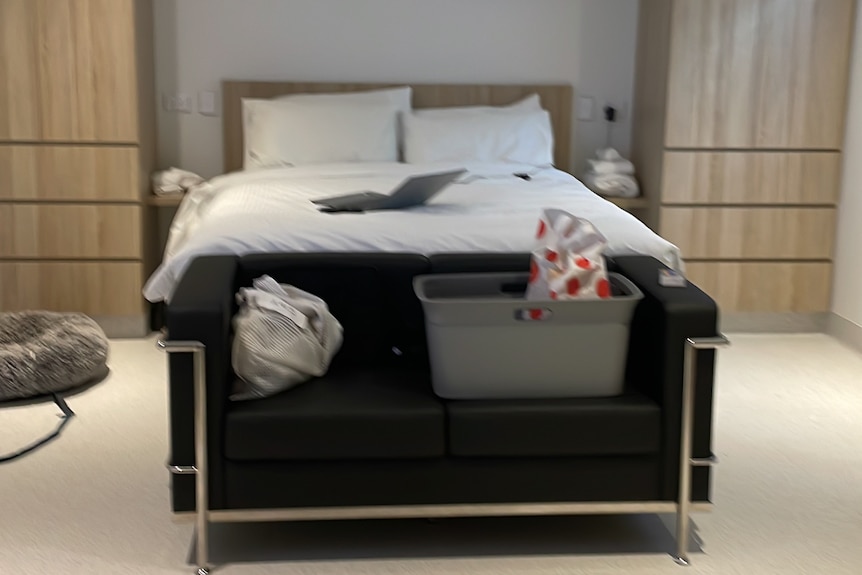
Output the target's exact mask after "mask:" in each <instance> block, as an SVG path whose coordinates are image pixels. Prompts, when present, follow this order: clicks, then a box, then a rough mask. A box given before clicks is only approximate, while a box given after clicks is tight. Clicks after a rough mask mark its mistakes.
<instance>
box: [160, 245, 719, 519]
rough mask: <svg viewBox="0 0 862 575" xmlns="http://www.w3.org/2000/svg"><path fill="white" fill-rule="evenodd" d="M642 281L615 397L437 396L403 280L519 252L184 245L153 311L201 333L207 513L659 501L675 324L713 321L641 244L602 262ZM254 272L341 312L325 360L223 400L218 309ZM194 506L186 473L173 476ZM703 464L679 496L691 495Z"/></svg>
mask: <svg viewBox="0 0 862 575" xmlns="http://www.w3.org/2000/svg"><path fill="white" fill-rule="evenodd" d="M608 263H609V267H610V269H611V270H612V271H617V272H620V273H622V274H623V275H625V276H626V277H628V278H629V279H631V280H632V281H633V282H634V283H635V284H636V285H637V286H638V287H639V288H640V289H641V290H642V291H643V292H644V299H643V301H642V302H641V303H640V304H639V305H638V307H637V309H636V312H635V317H634V320H633V323H632V329H631V340H630V348H629V355H628V362H627V368H626V373H627V376H626V378H627V379H626V382H627V383H626V392H625V394H624V395H622V396H619V397H610V398H598V399H596V398H593V399H565V400H530V401H445V400H441V399H439V398H437V397H436V396H435V395H434V393H433V391H432V389H431V385H430V376H429V362H428V356H427V350H426V345H425V326H424V316H423V311H422V307H421V304H420V302H419V301H418V299H417V298H416V297H415V295H414V292H413V287H412V280H413V278H414V277H415V276H417V275H420V274H428V273H451V272H485V271H487V272H491V271H501V272H502V271H526V270H527V269H528V267H529V255H527V254H514V255H512V254H509V255H505V254H497V255H489V254H481V255H479V254H462V255H438V256H432V257H429V258H426V257H423V256H419V255H411V254H277V255H272V254H267V255H251V256H245V257H234V256H212V257H201V258H199V259H196V260H195V261H194V262H193V263H192V264H191V265H190V267H189V269H188V270H187V271H186V272H185V274H184V277H183V278H182V280H181V282H180V284H179V286H178V288H177V290H176V291H175V294H174V296H173V298H172V300H171V302H170V304H169V305H168V307H167V317H166V319H167V322H166V323H167V335H168V338H169V339H170V340H187V341H189V340H190V341H199V342H202V343H203V344H204V345H205V346H206V356H205V357H206V360H205V362H206V369H207V376H206V399H207V436H208V441H207V454H208V470H207V485H208V488H209V505H208V508H209V510H213V511H215V512H217V511H219V510H222V511H224V510H261V509H299V508H301V509H307V508H344V507H356V506H363V507H367V506H405V505H453V504H504V503H505V504H511V503H560V502H580V503H588V502H635V503H636V502H671V503H672V502H674V501H676V499H677V497H678V493H679V473H680V425H681V410H682V382H683V354H684V348H685V341H686V338H692V337H711V336H715V335H716V333H717V332H716V329H717V309H716V305H715V303H714V302H713V301H712V300H711V299H710V298H709V297H708V296H706V295H705V294H704V293H703V292H701V291H700V290H699V289H698V288H697V287H695V286H693V285H691V284H689V286H688V287H685V288H665V287H661V286H659V285H658V272H659V270H660V269H662V268H663V267H664V266H663V264H661V263H660V262H658V261H657V260H655V259H653V258H650V257H645V256H627V257H617V258H614V259H609V260H608ZM262 274H269V275H271V276H273V277H274V278H275V279H277V280H278V281H280V282H283V283H290V284H293V285H296V286H298V287H301V288H303V289H305V290H308V291H310V292H312V293H314V294H316V295H318V296H320V297H322V298H323V299H324V300H325V301H327V302H328V304H329V306H330V309H331V310H332V312H333V313H334V315H335V316H336V317H337V318H338V319H339V320H340V321H341V323H342V324H343V326H344V344H343V347H342V349H341V351H340V352H339V354H338V355H337V357H336V359H335V361H334V362H333V365H332V367H331V370H330V373H329V374H328V375H326V376H325V377H323V378H320V379H317V380H313V381H310V382H308V383H306V384H303V385H301V386H300V387H298V388H295V389H293V390H290V391H288V392H285V393H283V394H281V395H278V396H275V397H271V398H268V399H262V400H255V401H248V402H231V401H230V400H229V399H228V394H229V392H230V389H231V387H232V384H233V382H234V379H235V375H234V374H233V371H232V369H231V354H230V350H231V318H232V315H233V314H234V313H235V312H236V303H235V297H234V296H235V293H236V292H237V290H238V289H239V288H240V287H241V286H248V285H250V284H251V281H252V280H253V279H254V278H256V277H258V276H260V275H262ZM169 361H170V364H169V365H170V425H171V429H170V446H171V453H170V456H169V465H170V466H172V468H173V469H183V468H185V469H187V470H188V469H189V468H190V467H191V466H194V465H195V446H194V386H193V361H192V357H191V356H190V355H188V354H179V353H177V354H171V356H170V360H169ZM713 368H714V352H713V351H709V350H707V351H704V352H702V353H701V354H700V355H699V357H698V362H697V388H696V395H695V397H694V426H693V434H692V441H693V443H692V454H693V456H694V457H696V458H708V457H709V456H710V455H711V451H710V438H711V429H712V401H713ZM172 481H173V483H172V493H173V510H174V511H177V512H182V511H192V510H194V509H195V477H194V476H193V475H189V474H182V473H181V474H177V475H174V476H173V479H172ZM709 496H710V468H709V467H708V466H703V467H695V468H694V470H693V478H692V500H693V501H695V502H708V501H709Z"/></svg>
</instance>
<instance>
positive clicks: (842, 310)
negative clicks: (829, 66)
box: [832, 7, 862, 326]
mask: <svg viewBox="0 0 862 575" xmlns="http://www.w3.org/2000/svg"><path fill="white" fill-rule="evenodd" d="M850 82H851V87H850V96H849V99H850V108H849V110H848V117H847V136H846V141H845V144H844V180H843V181H844V184H843V189H842V192H841V204H840V206H839V208H838V242H837V254H836V259H835V293H834V297H833V307H832V310H833V311H834V312H835V313H836V314H838V315H840V316H841V317H843V318H845V319H847V320H850V321H852V322H853V323H855V324H857V325H859V326H862V7H860V9H859V10H857V14H856V38H855V47H854V50H853V63H852V72H851V80H850Z"/></svg>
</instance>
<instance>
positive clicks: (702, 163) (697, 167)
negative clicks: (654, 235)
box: [662, 152, 841, 205]
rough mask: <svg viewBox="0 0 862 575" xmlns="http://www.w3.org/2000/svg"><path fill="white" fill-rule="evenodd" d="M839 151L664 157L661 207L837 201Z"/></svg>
mask: <svg viewBox="0 0 862 575" xmlns="http://www.w3.org/2000/svg"><path fill="white" fill-rule="evenodd" d="M840 181H841V154H840V153H838V152H665V154H664V174H663V176H662V202H664V203H665V204H753V205H754V204H798V205H804V204H819V205H834V204H835V203H837V201H838V192H839V186H840Z"/></svg>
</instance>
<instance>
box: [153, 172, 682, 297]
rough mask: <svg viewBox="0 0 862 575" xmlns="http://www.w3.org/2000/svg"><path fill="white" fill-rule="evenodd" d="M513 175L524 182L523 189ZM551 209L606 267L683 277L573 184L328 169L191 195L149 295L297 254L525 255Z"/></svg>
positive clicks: (552, 175) (669, 251) (539, 177)
mask: <svg viewBox="0 0 862 575" xmlns="http://www.w3.org/2000/svg"><path fill="white" fill-rule="evenodd" d="M455 168H466V169H467V170H468V172H467V173H466V174H465V175H464V176H463V177H462V178H461V179H460V180H459V181H457V182H456V183H455V184H452V185H450V186H449V187H448V188H446V189H445V190H443V191H442V192H440V193H439V194H438V195H436V196H435V197H434V198H432V199H431V200H430V201H429V202H428V203H427V204H425V205H423V206H418V207H415V208H411V209H408V210H399V211H379V212H367V213H339V214H328V213H321V212H319V211H318V209H317V207H316V206H315V205H314V204H313V203H312V202H311V200H312V199H317V198H321V197H326V196H333V195H338V194H347V193H353V192H358V191H375V192H381V193H388V192H391V191H392V190H393V189H394V188H395V187H396V186H397V185H398V184H399V183H400V182H402V181H403V180H404V179H405V178H407V177H408V176H411V175H416V174H423V173H429V172H435V171H441V170H446V169H455ZM515 174H528V175H529V177H528V178H519V177H517V176H515ZM545 208H558V209H562V210H566V211H568V212H570V213H572V214H575V215H577V216H579V217H582V218H585V219H588V220H590V221H591V222H592V223H593V224H594V225H595V226H596V227H597V228H598V229H599V230H600V231H601V232H602V234H604V235H605V236H606V238H607V239H608V245H607V248H606V252H605V253H606V254H607V255H611V256H613V255H632V254H644V255H651V256H653V257H655V258H657V259H659V260H661V261H662V262H664V263H665V264H667V265H669V266H670V267H672V268H675V269H679V268H680V261H681V259H680V253H679V250H678V249H677V247H676V246H674V245H673V244H671V243H670V242H668V241H666V240H664V239H663V238H661V237H660V236H658V235H657V234H655V233H654V232H653V231H652V230H650V229H649V228H648V227H647V226H646V225H644V224H643V223H642V222H640V221H639V220H638V219H637V218H635V217H634V216H632V215H631V214H629V213H627V212H625V211H624V210H621V209H620V208H618V207H617V206H615V205H613V204H612V203H610V202H608V201H606V200H604V199H603V198H601V197H599V196H597V195H596V194H594V193H593V192H591V191H590V190H589V189H587V188H586V187H585V186H584V185H583V184H582V183H581V182H579V181H578V180H577V179H576V178H574V177H573V176H572V175H570V174H567V173H565V172H562V171H559V170H555V169H552V168H548V169H536V168H533V167H530V166H517V165H512V164H505V165H500V164H493V165H485V164H483V165H463V164H459V165H454V164H453V165H442V164H434V165H422V164H418V165H417V164H403V163H382V164H378V163H370V164H369V163H353V164H327V165H320V166H306V167H297V168H277V169H266V170H257V171H243V172H234V173H231V174H226V175H223V176H219V177H217V178H214V179H212V180H210V181H209V182H207V183H205V184H203V185H201V186H199V187H197V188H194V189H193V190H192V191H191V192H189V194H188V195H187V196H186V197H185V198H184V199H183V202H182V204H181V205H180V208H179V210H178V211H177V215H176V216H175V218H174V221H173V222H172V224H171V229H170V233H169V237H168V243H167V246H166V249H165V254H164V259H163V261H162V263H161V265H160V266H159V267H158V268H157V269H156V271H155V272H154V273H153V274H152V276H151V277H150V278H149V279H148V281H147V283H146V285H145V286H144V290H143V292H144V297H146V299H147V300H149V301H151V302H157V301H168V300H169V299H170V296H171V294H172V292H173V290H174V289H175V287H176V285H177V284H178V282H179V280H180V279H181V278H182V275H183V272H184V271H185V270H186V268H187V267H188V265H189V264H190V263H191V262H192V261H193V260H194V259H195V258H197V257H199V256H204V255H222V254H235V255H246V254H251V253H290V252H401V253H418V254H423V255H433V254H439V253H476V252H484V253H493V252H497V253H525V252H529V251H531V250H532V249H533V247H534V242H535V232H536V227H537V225H538V222H539V217H540V215H541V213H542V211H543V209H545Z"/></svg>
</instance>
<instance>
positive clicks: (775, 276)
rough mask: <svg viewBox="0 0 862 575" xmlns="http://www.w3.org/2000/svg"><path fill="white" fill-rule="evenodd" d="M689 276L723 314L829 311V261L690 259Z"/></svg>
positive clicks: (830, 271)
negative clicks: (716, 260)
mask: <svg viewBox="0 0 862 575" xmlns="http://www.w3.org/2000/svg"><path fill="white" fill-rule="evenodd" d="M686 275H687V276H688V279H689V280H690V281H691V282H693V283H694V284H695V285H697V286H698V287H699V288H700V289H702V290H703V291H704V292H706V293H707V294H709V295H710V296H711V297H712V298H713V299H714V300H716V302H718V305H719V309H720V310H721V311H722V312H723V313H728V312H765V313H816V312H825V311H829V307H830V297H831V278H832V264H829V263H759V262H732V263H726V262H693V263H688V264H686Z"/></svg>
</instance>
